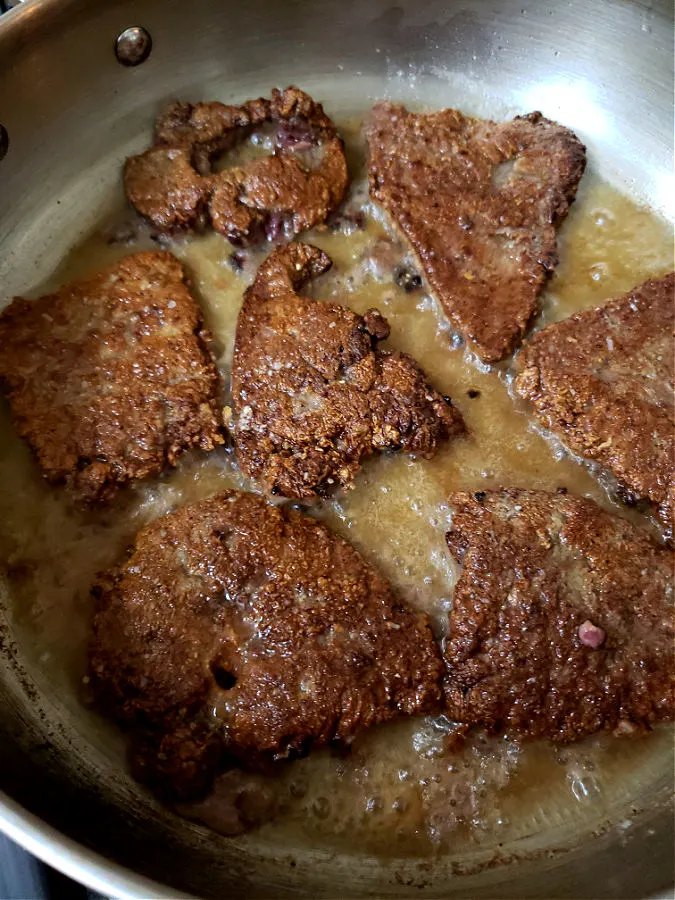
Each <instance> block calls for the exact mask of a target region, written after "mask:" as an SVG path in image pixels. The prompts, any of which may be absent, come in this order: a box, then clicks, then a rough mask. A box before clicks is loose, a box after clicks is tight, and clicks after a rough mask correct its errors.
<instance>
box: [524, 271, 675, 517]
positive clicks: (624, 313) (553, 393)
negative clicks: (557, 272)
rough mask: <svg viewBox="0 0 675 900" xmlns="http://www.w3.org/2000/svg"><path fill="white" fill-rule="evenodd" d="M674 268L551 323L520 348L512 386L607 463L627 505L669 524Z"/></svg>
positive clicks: (674, 443) (674, 454)
mask: <svg viewBox="0 0 675 900" xmlns="http://www.w3.org/2000/svg"><path fill="white" fill-rule="evenodd" d="M674 329H675V274H673V273H671V274H670V275H666V276H665V277H663V278H659V279H655V280H653V281H647V282H645V283H644V284H643V285H641V286H640V287H637V288H635V289H634V290H632V291H629V292H628V293H627V294H625V295H624V296H623V297H619V298H618V299H617V300H611V301H610V302H609V303H606V304H605V305H604V306H601V307H599V308H597V309H592V310H588V311H586V312H580V313H577V314H576V315H574V316H571V317H570V318H569V319H565V320H564V321H562V322H557V323H555V324H554V325H550V326H549V327H548V328H545V329H543V330H542V331H540V332H538V333H537V334H535V335H534V336H533V337H532V339H531V340H529V341H528V342H527V343H526V344H525V346H524V347H523V350H522V352H521V353H520V355H519V356H518V359H517V366H518V369H519V370H520V374H519V375H518V377H517V378H516V381H515V387H516V390H517V391H518V393H519V394H521V396H523V397H525V398H526V399H527V400H529V401H530V402H531V403H533V404H534V408H535V411H536V413H537V415H538V416H539V418H540V419H541V421H542V422H543V424H544V425H545V426H546V427H547V428H550V429H551V430H552V431H553V432H554V433H555V434H557V435H559V436H560V438H561V439H562V440H563V441H564V442H565V443H566V444H567V445H568V446H569V447H570V448H571V449H572V451H573V452H575V453H579V454H580V455H581V456H583V457H585V458H587V459H591V460H595V461H596V462H598V463H599V464H600V465H602V466H604V467H605V468H606V469H609V470H610V471H611V472H612V474H613V475H614V476H615V477H616V479H617V481H618V482H619V485H620V494H621V496H622V499H624V500H626V501H627V502H629V503H635V502H636V501H638V500H648V501H649V502H650V503H652V504H653V505H654V507H655V509H656V512H657V515H658V516H659V518H660V519H661V521H662V522H663V524H664V525H665V527H666V530H667V531H668V532H670V533H672V530H673V526H674V525H675V333H674Z"/></svg>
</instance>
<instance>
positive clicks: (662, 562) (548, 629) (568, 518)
mask: <svg viewBox="0 0 675 900" xmlns="http://www.w3.org/2000/svg"><path fill="white" fill-rule="evenodd" d="M450 502H451V504H452V506H453V507H454V509H455V514H454V517H453V522H452V531H450V532H449V533H448V536H447V537H448V546H449V547H450V550H451V552H452V554H453V556H455V558H456V559H457V560H458V561H459V562H460V563H461V564H462V567H463V568H462V573H461V576H460V579H459V582H458V583H457V586H456V588H455V594H454V601H453V610H452V614H451V618H450V634H449V637H448V639H447V643H446V647H445V662H446V667H447V675H446V688H445V692H446V700H447V708H448V715H449V716H450V717H451V718H453V719H456V720H457V721H459V722H463V723H467V724H471V725H481V726H485V727H486V728H487V729H488V730H489V731H493V732H498V731H504V732H506V733H508V734H510V735H513V736H524V737H529V738H550V739H551V740H555V741H571V740H575V739H577V738H580V737H583V736H584V735H587V734H591V733H593V732H596V731H599V730H601V729H612V730H618V731H617V733H624V732H629V731H630V730H631V728H633V729H634V728H635V727H639V728H641V727H648V726H649V725H650V724H651V723H654V722H658V721H661V720H669V719H672V718H673V713H674V710H675V652H674V648H675V644H674V638H675V618H674V607H673V554H672V553H671V552H670V551H669V550H667V549H664V548H663V547H660V546H658V545H657V544H656V543H655V542H653V541H652V540H651V539H650V538H649V537H648V536H647V535H646V534H645V533H644V532H642V531H641V530H640V529H638V528H636V527H635V526H634V525H632V524H631V523H629V522H627V521H625V520H623V519H620V518H618V517H617V516H612V515H610V514H609V513H606V512H604V511H603V510H601V509H600V508H599V507H598V506H596V505H595V504H594V503H592V502H591V501H590V500H581V499H579V498H575V497H565V496H561V495H558V494H549V493H546V492H544V491H521V490H502V491H487V492H481V493H479V494H476V495H471V494H465V493H458V494H454V495H452V497H451V500H450ZM586 623H591V624H592V625H593V626H596V627H597V628H598V629H602V630H603V631H604V632H605V633H606V637H605V639H604V642H603V643H602V645H601V646H600V647H599V648H598V649H592V648H591V647H589V646H585V645H584V644H583V643H582V641H581V638H580V634H579V629H580V626H582V625H585V624H586Z"/></svg>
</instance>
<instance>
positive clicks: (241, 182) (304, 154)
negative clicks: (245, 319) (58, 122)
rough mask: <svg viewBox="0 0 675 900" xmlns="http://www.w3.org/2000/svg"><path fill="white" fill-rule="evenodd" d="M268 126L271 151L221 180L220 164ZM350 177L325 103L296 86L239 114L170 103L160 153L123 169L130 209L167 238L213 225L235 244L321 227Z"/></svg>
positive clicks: (161, 125)
mask: <svg viewBox="0 0 675 900" xmlns="http://www.w3.org/2000/svg"><path fill="white" fill-rule="evenodd" d="M266 123H270V124H272V126H274V134H273V153H272V155H270V156H267V157H264V158H261V159H256V160H253V161H252V162H250V163H249V164H248V165H244V166H236V167H233V168H230V169H225V170H224V171H221V172H214V171H213V169H214V164H215V162H216V160H217V158H218V157H219V156H220V155H221V154H223V153H225V152H227V151H228V150H230V149H232V148H233V147H235V146H237V145H238V144H240V143H241V142H242V141H244V140H245V139H246V138H247V137H249V136H250V134H251V133H252V132H253V131H254V130H255V129H257V128H260V127H261V126H263V125H265V124H266ZM348 180H349V176H348V173H347V164H346V160H345V154H344V145H343V142H342V139H341V138H340V137H339V136H338V134H337V132H336V130H335V126H334V125H333V122H332V121H331V120H330V118H329V117H328V116H327V115H326V114H325V113H324V111H323V108H322V106H321V104H319V103H315V102H314V101H313V100H312V98H311V97H309V96H308V95H307V94H305V93H304V92H303V91H300V90H298V89H297V88H295V87H289V88H287V89H286V90H285V91H278V90H276V89H275V90H273V91H272V97H271V99H270V100H265V99H262V98H261V99H258V100H250V101H247V102H246V103H244V104H243V105H241V106H227V105H225V104H223V103H218V102H213V103H196V104H190V103H172V104H170V105H169V106H168V107H166V109H165V110H164V111H163V112H162V113H161V115H160V116H159V118H158V120H157V123H156V127H155V140H154V143H153V146H152V147H150V149H149V150H146V151H145V152H144V153H141V154H140V155H138V156H132V157H130V158H129V159H128V160H127V162H126V165H125V170H124V183H125V189H126V193H127V197H128V199H129V202H130V203H131V204H132V206H134V207H135V208H136V209H137V210H138V212H139V213H141V215H143V216H145V218H147V219H148V220H149V221H150V222H151V223H152V224H153V225H154V226H155V228H157V229H159V230H160V231H162V232H169V233H171V232H175V231H179V230H186V229H193V228H201V227H203V226H204V225H205V224H206V223H207V222H208V221H210V222H211V224H212V225H213V228H214V229H215V230H216V231H218V232H220V233H221V234H223V235H224V236H225V237H226V238H228V240H230V241H231V242H232V243H235V244H249V243H254V242H256V241H258V240H260V239H262V238H263V237H267V238H268V239H269V240H276V239H277V238H280V237H288V238H290V237H292V236H293V235H295V234H298V233H299V232H301V231H304V230H305V229H307V228H311V227H312V226H313V225H317V224H318V223H320V222H323V221H324V220H325V219H326V218H327V216H328V215H329V214H330V213H331V212H332V211H333V210H334V209H335V207H336V206H337V205H338V204H339V203H340V201H341V200H342V198H343V197H344V194H345V191H346V189H347V185H348Z"/></svg>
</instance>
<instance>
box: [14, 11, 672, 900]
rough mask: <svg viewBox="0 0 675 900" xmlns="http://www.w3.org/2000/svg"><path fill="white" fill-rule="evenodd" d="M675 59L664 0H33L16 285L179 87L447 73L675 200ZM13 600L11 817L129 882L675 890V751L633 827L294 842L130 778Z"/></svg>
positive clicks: (267, 889) (313, 891)
mask: <svg viewBox="0 0 675 900" xmlns="http://www.w3.org/2000/svg"><path fill="white" fill-rule="evenodd" d="M129 26H143V27H144V28H145V29H147V31H148V33H149V34H150V35H151V38H152V51H151V53H150V55H149V56H148V58H147V59H146V60H145V61H144V62H143V63H142V64H141V65H138V66H135V67H125V66H122V65H120V63H119V61H118V59H117V58H116V55H115V52H114V48H115V40H116V38H117V36H118V35H119V34H121V33H122V32H123V31H124V30H125V29H126V28H128V27H129ZM672 73H673V43H672V9H671V5H670V4H669V3H666V2H653V3H649V2H638V0H571V2H570V0H568V2H564V3H562V2H552V0H541V2H530V3H528V0H517V2H512V0H491V2H490V0H472V2H455V0H445V2H437V0H419V2H416V3H414V4H413V3H400V4H399V5H395V4H392V3H389V2H386V0H369V2H356V0H323V2H310V0H288V2H283V3H274V2H265V0H247V2H246V3H235V2H231V0H221V2H218V0H191V2H187V3H186V2H179V0H28V2H26V3H25V4H24V5H23V6H22V7H21V8H18V9H17V10H15V11H14V12H12V13H9V14H8V15H7V16H4V17H3V18H2V20H0V85H1V86H2V92H1V94H0V124H2V126H3V128H4V131H0V156H3V157H4V158H3V159H2V160H0V285H1V286H2V290H1V294H2V296H3V297H9V296H11V295H12V294H14V293H19V292H21V291H24V290H27V289H30V288H31V287H32V286H33V285H34V284H36V283H37V282H38V281H39V280H40V279H41V278H42V277H43V276H45V275H47V274H48V273H49V272H50V270H52V269H53V268H54V267H55V265H56V263H57V262H58V261H59V259H60V258H61V257H62V256H63V254H64V253H65V252H66V251H67V249H68V248H69V247H70V246H71V245H72V244H73V243H75V242H76V241H77V239H78V237H79V236H80V235H81V234H84V233H85V232H86V231H87V230H88V229H89V228H90V227H91V226H92V225H93V224H94V223H95V222H96V221H97V220H98V219H100V217H101V215H102V213H103V212H104V211H105V209H106V208H107V205H108V204H109V203H110V202H111V197H112V196H113V195H114V194H115V192H116V191H117V190H119V184H118V178H119V164H120V162H121V160H122V159H123V158H124V157H125V156H126V155H127V154H128V153H129V152H130V151H132V150H134V149H136V148H138V147H140V146H142V144H143V141H144V140H145V139H146V135H147V133H148V130H149V126H150V123H151V120H152V117H153V115H154V112H155V111H156V109H157V107H158V106H159V105H160V104H161V103H162V101H164V100H166V99H169V98H173V97H176V96H178V97H184V98H186V99H187V98H190V99H195V98H197V99H198V98H211V97H218V98H221V99H228V98H230V97H232V98H234V97H237V98H242V97H247V96H253V95H256V94H257V93H259V92H264V91H266V90H267V89H268V88H269V86H270V85H272V84H286V83H289V82H297V83H298V84H300V85H302V86H303V87H306V88H307V89H308V90H310V91H311V90H312V89H313V87H314V86H315V85H316V86H318V87H319V89H320V90H321V91H322V92H323V94H324V95H325V93H326V92H327V91H329V90H330V91H332V92H333V93H334V94H335V96H336V104H337V103H338V99H339V98H342V100H341V101H340V102H343V103H344V106H345V108H347V107H348V106H350V105H351V104H353V105H363V103H364V101H365V99H366V95H368V94H369V92H370V91H371V90H372V86H373V85H378V84H379V85H382V86H383V87H384V88H385V89H389V90H390V91H391V93H392V94H395V93H397V92H400V91H401V90H403V91H404V92H405V91H406V90H409V89H410V85H411V84H419V83H420V82H421V81H425V80H426V81H437V82H438V84H439V85H440V86H441V87H442V86H443V85H447V86H448V103H450V102H456V103H458V104H459V105H462V103H461V101H462V100H463V99H464V98H465V99H466V104H464V105H468V106H469V107H473V108H480V107H481V106H483V108H484V109H485V111H488V112H490V111H494V110H492V109H491V107H490V103H491V102H493V101H494V98H498V100H499V102H500V103H502V104H503V107H504V109H505V110H510V109H512V108H515V109H518V110H519V111H529V110H530V109H532V108H535V107H538V108H541V109H542V110H543V112H544V113H545V114H548V115H550V116H552V117H554V118H557V119H559V120H560V121H562V122H564V123H565V124H567V125H570V126H571V127H572V128H574V129H576V130H577V131H579V132H580V134H581V135H582V136H583V138H584V139H585V140H586V141H587V142H588V144H589V146H590V148H591V152H592V155H593V158H594V160H595V163H596V165H601V166H602V167H603V169H604V170H605V171H606V172H607V174H608V175H609V176H610V177H613V178H615V179H617V180H619V181H620V182H622V183H623V184H624V185H625V186H626V187H627V189H632V190H634V191H635V192H636V193H638V194H639V195H640V196H641V197H643V198H644V199H645V200H646V201H647V202H649V203H650V204H651V205H653V206H655V207H657V208H661V209H666V210H667V207H668V204H669V203H672V202H673V198H674V197H675V190H673V181H672V136H673V107H672V88H673V74H672ZM441 93H442V92H441ZM397 95H400V93H399V94H397ZM334 106H335V104H331V109H333V108H334ZM496 114H499V110H497V111H496ZM5 151H6V152H5ZM7 606H8V601H7V597H6V595H3V587H2V584H0V649H1V652H0V788H2V790H3V791H4V792H5V796H4V797H2V799H0V827H1V828H3V830H5V831H7V833H9V834H10V835H11V836H13V837H14V838H15V839H17V840H19V841H20V842H22V843H24V844H25V845H26V846H28V847H29V848H30V849H31V850H32V851H33V852H35V853H37V854H38V855H40V856H43V857H44V858H46V859H48V860H49V861H50V862H52V864H54V865H56V866H58V867H60V868H63V869H64V870H66V871H68V872H70V873H71V874H73V875H74V876H75V877H78V878H79V879H81V880H82V881H85V882H87V883H88V884H91V885H92V886H95V887H97V888H98V889H99V890H102V891H104V892H108V893H109V895H112V896H120V897H121V896H130V897H131V896H134V897H149V896H153V895H157V896H164V897H166V896H174V895H183V896H184V895H185V894H194V895H202V896H250V897H253V896H261V897H271V896H274V897H281V896H291V895H301V896H312V897H319V896H324V897H335V896H378V897H381V896H389V895H392V896H410V895H413V896H422V897H424V896H429V897H433V896H436V897H448V896H472V897H473V896H475V897H495V896H503V897H544V896H545V897H637V896H651V895H658V894H659V892H661V893H663V896H667V895H669V886H671V885H672V883H673V854H672V847H673V833H672V824H673V821H672V811H671V810H670V808H669V806H668V804H667V802H665V801H666V800H667V799H668V795H669V794H670V793H671V791H672V772H664V773H663V778H662V782H661V784H660V787H657V789H655V794H654V797H650V798H641V800H642V801H643V803H644V806H645V811H644V813H643V814H642V815H640V816H637V817H636V819H635V820H634V824H633V826H632V828H631V829H630V830H629V831H625V832H624V831H621V830H620V829H610V830H608V831H607V832H606V833H604V834H602V835H600V836H597V837H593V836H591V835H577V836H576V838H575V839H572V838H570V841H569V842H568V844H566V845H560V846H557V847H553V848H551V847H548V848H547V850H546V852H542V850H543V848H544V847H545V846H546V841H545V837H544V836H541V835H533V836H532V837H531V839H530V840H529V841H527V842H524V843H523V845H522V846H519V847H514V848H512V852H511V853H510V857H507V858H504V859H502V860H500V861H499V864H496V863H495V861H494V860H488V859H482V858H479V857H476V858H474V859H463V860H457V859H445V858H441V859H439V860H436V861H434V862H433V863H431V862H430V861H428V860H426V861H425V860H397V861H393V862H392V861H387V862H384V861H382V860H378V859H375V858H369V857H359V858H354V857H344V856H339V855H334V854H328V853H326V852H322V851H314V852H311V853H309V852H305V853H304V854H303V855H301V856H299V855H297V854H294V855H293V858H292V859H291V855H292V854H290V853H289V852H287V851H286V849H285V848H283V847H279V846H273V845H270V844H265V843H262V842H260V841H259V840H257V838H256V836H255V835H252V836H250V837H249V838H246V839H241V840H231V841H228V840H225V839H221V838H219V837H217V836H215V835H212V834H210V833H207V832H205V831H204V830H201V829H199V828H197V827H196V826H193V825H190V824H189V823H186V822H182V821H180V820H178V819H176V818H174V817H172V816H170V815H169V814H168V813H166V812H164V811H163V810H160V809H158V808H157V807H155V806H154V805H152V803H151V802H150V801H149V800H148V799H147V798H145V797H144V796H143V795H141V794H139V793H138V792H136V791H134V790H133V789H132V788H131V787H129V785H128V784H127V783H126V782H123V781H121V780H120V779H119V778H118V777H117V775H116V771H115V770H114V769H113V768H112V767H111V766H110V765H109V764H108V762H107V760H106V757H105V754H103V753H102V752H101V750H100V746H99V745H98V743H97V740H96V736H92V735H90V734H88V733H87V731H86V728H85V727H84V726H83V724H82V723H81V722H80V721H79V720H78V719H77V716H76V715H75V714H74V713H73V712H72V709H73V707H72V706H69V705H68V704H66V703H64V698H63V697H59V696H56V695H55V693H54V692H53V691H52V692H50V690H49V687H48V685H47V686H45V685H44V684H40V683H39V679H36V678H35V677H34V676H35V673H34V672H33V671H32V670H31V667H30V665H29V664H28V662H27V660H26V658H25V655H24V653H23V651H22V647H21V645H20V643H17V642H16V641H15V640H14V635H13V631H12V624H11V621H10V618H9V616H5V614H4V612H3V609H4V608H6V607H7ZM291 862H292V863H295V864H294V865H291ZM162 885H167V886H170V887H164V886H162Z"/></svg>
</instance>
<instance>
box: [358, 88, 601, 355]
mask: <svg viewBox="0 0 675 900" xmlns="http://www.w3.org/2000/svg"><path fill="white" fill-rule="evenodd" d="M367 136H368V148H369V162H368V164H369V177H370V192H371V196H372V197H373V199H374V200H376V201H377V202H378V203H380V204H381V205H382V206H383V207H384V209H385V210H386V211H387V213H388V214H389V216H390V217H391V218H392V220H393V222H394V223H395V225H397V226H398V228H400V229H401V231H402V232H403V233H404V234H405V235H406V237H407V238H408V240H409V241H410V243H411V244H412V246H413V248H414V250H415V252H416V253H417V255H418V257H419V259H420V262H421V264H422V267H423V268H424V272H425V274H426V277H427V279H428V281H429V284H430V285H431V287H432V289H433V291H434V292H435V293H436V295H437V297H438V299H439V300H440V302H441V303H442V305H443V309H444V310H445V313H446V315H447V316H448V318H449V319H450V320H451V321H452V323H453V324H454V326H455V327H456V328H457V329H458V330H459V331H460V332H461V333H462V335H463V336H464V337H465V338H466V339H467V340H470V341H471V342H473V345H474V348H475V351H476V353H477V354H478V356H479V357H480V359H481V360H482V361H484V362H487V363H492V362H496V361H498V360H500V359H502V358H503V357H505V356H507V355H508V354H509V353H511V352H512V351H513V350H514V349H515V347H517V346H518V344H519V343H520V341H521V340H522V337H523V335H524V333H525V331H526V329H527V327H528V325H529V324H530V322H531V320H532V318H533V317H534V316H535V314H536V313H537V312H538V311H539V295H540V293H541V291H542V289H543V287H544V284H545V283H546V280H547V278H548V276H549V275H550V274H551V272H552V271H553V269H554V268H555V266H556V264H557V261H558V257H557V253H556V228H557V226H558V225H559V224H560V222H561V221H562V220H563V219H564V218H565V216H566V215H567V211H568V209H569V204H570V203H571V202H572V200H573V199H574V196H575V194H576V190H577V185H578V184H579V180H580V179H581V176H582V175H583V172H584V168H585V164H586V151H585V147H584V146H583V144H582V143H581V142H580V141H579V139H578V138H577V137H576V136H575V135H574V134H573V133H572V132H571V131H570V130H569V129H567V128H564V127H563V126H562V125H558V124H557V123H556V122H551V121H550V120H549V119H545V118H544V117H543V116H542V115H541V113H531V114H530V115H528V116H519V117H518V118H516V119H513V121H511V122H502V123H496V122H490V121H488V120H484V119H474V118H469V117H468V116H464V115H463V114H462V113H460V112H458V111H457V110H454V109H446V110H443V111H441V112H435V113H427V114H415V113H411V112H408V110H406V109H405V107H403V106H399V105H395V104H392V103H379V104H377V106H376V107H375V108H374V110H373V112H372V114H371V119H370V122H369V124H368V127H367Z"/></svg>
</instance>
